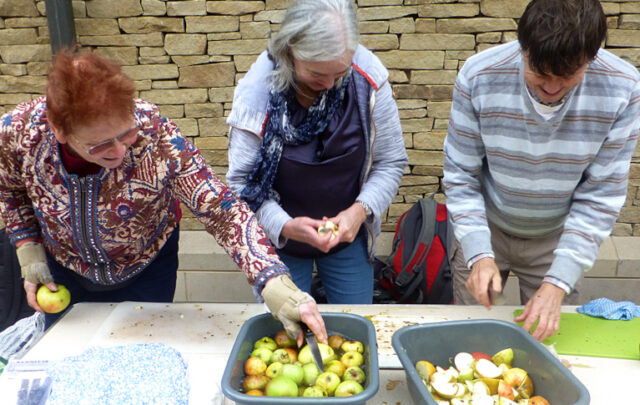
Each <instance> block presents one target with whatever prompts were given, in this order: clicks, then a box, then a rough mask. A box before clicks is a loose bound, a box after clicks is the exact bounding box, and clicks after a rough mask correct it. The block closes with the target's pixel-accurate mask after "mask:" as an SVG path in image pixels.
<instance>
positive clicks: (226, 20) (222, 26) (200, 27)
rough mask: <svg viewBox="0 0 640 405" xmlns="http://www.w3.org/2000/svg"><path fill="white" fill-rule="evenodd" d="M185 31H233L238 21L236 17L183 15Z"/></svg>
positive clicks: (236, 27)
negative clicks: (185, 25)
mask: <svg viewBox="0 0 640 405" xmlns="http://www.w3.org/2000/svg"><path fill="white" fill-rule="evenodd" d="M184 21H185V23H186V24H187V32H205V33H209V32H235V31H237V30H238V27H239V25H240V22H239V20H238V17H233V16H221V15H208V16H203V17H185V18H184Z"/></svg>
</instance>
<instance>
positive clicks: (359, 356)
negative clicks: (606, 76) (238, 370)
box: [242, 330, 366, 398]
mask: <svg viewBox="0 0 640 405" xmlns="http://www.w3.org/2000/svg"><path fill="white" fill-rule="evenodd" d="M328 342H329V344H324V343H318V347H319V349H320V354H321V356H322V364H323V367H324V372H321V371H320V369H319V368H318V366H316V364H315V362H314V361H313V355H312V354H311V349H310V348H309V346H308V345H304V346H303V347H302V348H301V349H300V350H299V351H298V350H297V349H296V347H297V345H296V342H295V341H294V340H293V339H291V338H290V337H289V336H288V335H287V332H286V331H285V330H281V331H280V332H278V333H277V334H276V335H275V336H274V337H273V338H272V337H270V336H265V337H262V338H260V339H258V340H257V341H255V342H254V344H253V347H254V349H253V351H252V353H251V356H250V357H249V358H248V359H247V360H246V361H245V363H244V372H245V377H244V379H243V381H242V388H243V390H244V393H245V394H247V395H258V396H259V395H267V396H273V397H316V398H320V397H330V396H334V397H345V396H351V395H356V394H359V393H360V392H362V391H363V390H364V388H363V384H364V381H365V377H366V375H365V372H364V370H363V364H364V355H363V353H364V345H363V344H362V342H359V341H357V340H348V339H346V338H345V337H344V336H342V335H339V334H334V335H331V336H329V341H328Z"/></svg>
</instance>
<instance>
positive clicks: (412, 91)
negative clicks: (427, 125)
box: [393, 84, 640, 175]
mask: <svg viewBox="0 0 640 405" xmlns="http://www.w3.org/2000/svg"><path fill="white" fill-rule="evenodd" d="M393 91H394V93H395V94H396V96H397V97H398V99H402V98H421V99H428V100H434V101H436V100H437V101H444V100H451V96H452V94H453V86H452V85H433V86H431V85H426V86H425V85H415V84H398V85H394V86H393ZM639 175H640V170H639Z"/></svg>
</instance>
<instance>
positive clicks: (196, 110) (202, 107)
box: [184, 103, 222, 118]
mask: <svg viewBox="0 0 640 405" xmlns="http://www.w3.org/2000/svg"><path fill="white" fill-rule="evenodd" d="M184 115H185V116H186V117H189V118H205V117H207V118H217V117H222V104H220V103H201V104H185V105H184Z"/></svg>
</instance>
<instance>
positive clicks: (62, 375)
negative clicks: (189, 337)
mask: <svg viewBox="0 0 640 405" xmlns="http://www.w3.org/2000/svg"><path fill="white" fill-rule="evenodd" d="M47 373H48V374H49V375H50V376H51V380H52V385H51V395H50V397H49V400H48V401H47V405H70V404H83V405H103V404H104V405H107V404H108V405H120V404H122V405H129V404H163V405H187V404H188V402H189V382H188V380H187V366H186V363H185V362H184V360H183V358H182V356H181V355H180V353H179V352H178V351H177V350H175V349H173V348H171V347H169V346H167V345H164V344H160V343H153V344H132V345H125V346H117V347H111V348H102V347H93V348H90V349H88V350H87V351H85V352H84V353H82V354H80V355H78V356H73V357H67V358H64V359H62V360H59V361H54V362H52V363H51V364H50V365H49V367H48V368H47Z"/></svg>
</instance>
